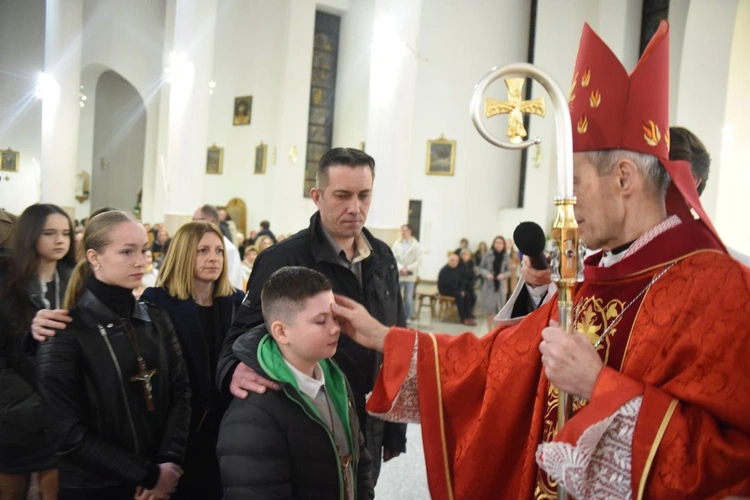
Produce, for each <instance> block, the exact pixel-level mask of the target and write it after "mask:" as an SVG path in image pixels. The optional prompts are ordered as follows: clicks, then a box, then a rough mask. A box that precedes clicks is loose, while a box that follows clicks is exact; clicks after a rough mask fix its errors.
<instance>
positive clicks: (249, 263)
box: [242, 246, 258, 282]
mask: <svg viewBox="0 0 750 500" xmlns="http://www.w3.org/2000/svg"><path fill="white" fill-rule="evenodd" d="M257 256H258V249H257V248H255V247H254V246H250V247H247V248H246V249H245V258H244V259H242V280H243V281H245V282H247V280H249V279H250V273H252V272H253V266H254V265H255V258H256V257H257Z"/></svg>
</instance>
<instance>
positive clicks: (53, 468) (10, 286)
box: [0, 204, 75, 500]
mask: <svg viewBox="0 0 750 500" xmlns="http://www.w3.org/2000/svg"><path fill="white" fill-rule="evenodd" d="M16 227H17V232H16V237H15V243H14V245H13V246H12V250H11V253H10V255H5V256H4V257H3V260H2V263H1V264H0V282H2V283H3V284H4V285H3V289H2V290H0V497H1V498H2V499H3V500H5V499H6V498H8V499H10V500H16V499H25V498H26V492H27V490H28V487H29V485H30V482H31V475H32V474H34V473H35V474H37V478H38V479H37V482H38V484H39V490H40V493H41V494H42V498H43V499H44V500H47V499H54V498H57V484H58V478H57V460H56V459H55V445H54V442H53V439H52V434H51V433H50V432H48V427H49V422H48V420H47V411H46V408H45V405H44V403H43V401H42V397H41V395H40V394H39V392H38V390H37V387H36V376H35V374H34V359H33V356H29V354H31V353H32V352H33V350H34V347H35V343H34V341H33V339H32V338H31V335H30V332H29V328H30V326H31V320H32V318H33V317H34V315H35V314H36V312H37V311H39V310H41V309H59V308H61V307H62V299H63V298H64V297H65V290H66V289H67V286H68V280H69V279H70V274H71V271H72V270H73V267H74V266H75V243H74V242H73V240H72V237H71V235H72V233H73V226H72V224H71V221H70V218H69V217H68V215H67V214H66V213H65V212H64V211H63V210H62V209H61V208H60V207H57V206H55V205H49V204H36V205H31V206H30V207H29V208H27V209H26V210H25V211H24V212H23V214H21V217H20V219H19V220H18V222H17V226H16Z"/></svg>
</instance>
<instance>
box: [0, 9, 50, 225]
mask: <svg viewBox="0 0 750 500" xmlns="http://www.w3.org/2000/svg"><path fill="white" fill-rule="evenodd" d="M44 25H45V8H44V0H23V1H21V0H16V1H4V2H0V149H7V148H8V147H10V148H11V149H13V150H15V151H18V152H20V164H19V168H18V172H0V174H1V175H0V177H1V179H0V207H4V208H5V209H7V210H8V211H10V212H13V213H17V214H20V213H21V212H22V211H23V210H24V209H25V208H26V207H27V206H29V205H31V204H32V203H36V202H37V201H38V200H39V196H40V192H39V162H40V157H41V148H42V136H41V134H42V103H41V101H39V100H37V99H36V98H35V97H34V89H35V87H36V83H37V76H38V75H39V73H40V72H41V71H43V69H44ZM6 177H7V178H8V180H6V179H5V178H6Z"/></svg>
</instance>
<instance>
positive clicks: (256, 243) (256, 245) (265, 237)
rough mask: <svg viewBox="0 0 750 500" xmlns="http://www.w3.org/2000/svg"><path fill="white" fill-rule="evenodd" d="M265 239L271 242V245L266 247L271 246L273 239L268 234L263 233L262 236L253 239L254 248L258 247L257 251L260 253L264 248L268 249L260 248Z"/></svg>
mask: <svg viewBox="0 0 750 500" xmlns="http://www.w3.org/2000/svg"><path fill="white" fill-rule="evenodd" d="M266 240H268V241H270V242H271V245H269V247H268V248H271V247H272V246H273V239H271V237H270V236H268V235H267V234H264V235H263V236H261V237H260V238H258V239H257V240H255V243H254V244H253V246H255V248H257V249H258V253H262V252H263V251H264V250H268V248H264V249H261V247H262V246H263V242H264V241H266Z"/></svg>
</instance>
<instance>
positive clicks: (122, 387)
mask: <svg viewBox="0 0 750 500" xmlns="http://www.w3.org/2000/svg"><path fill="white" fill-rule="evenodd" d="M96 326H97V328H99V333H101V335H102V338H103V339H104V343H105V344H107V349H108V350H109V355H110V356H111V357H112V361H113V362H114V364H115V369H116V370H117V376H118V378H119V379H120V390H121V391H122V400H123V402H124V403H125V412H126V413H127V415H128V422H129V423H130V430H131V431H132V432H133V443H134V444H135V453H136V455H140V454H141V447H140V445H139V444H138V434H136V432H135V423H134V422H133V414H132V413H131V412H130V404H129V403H128V395H127V393H126V392H125V383H124V382H123V380H122V370H121V369H120V363H119V361H117V356H115V351H114V350H113V349H112V344H110V343H109V337H107V330H105V329H104V327H103V326H102V325H96Z"/></svg>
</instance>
